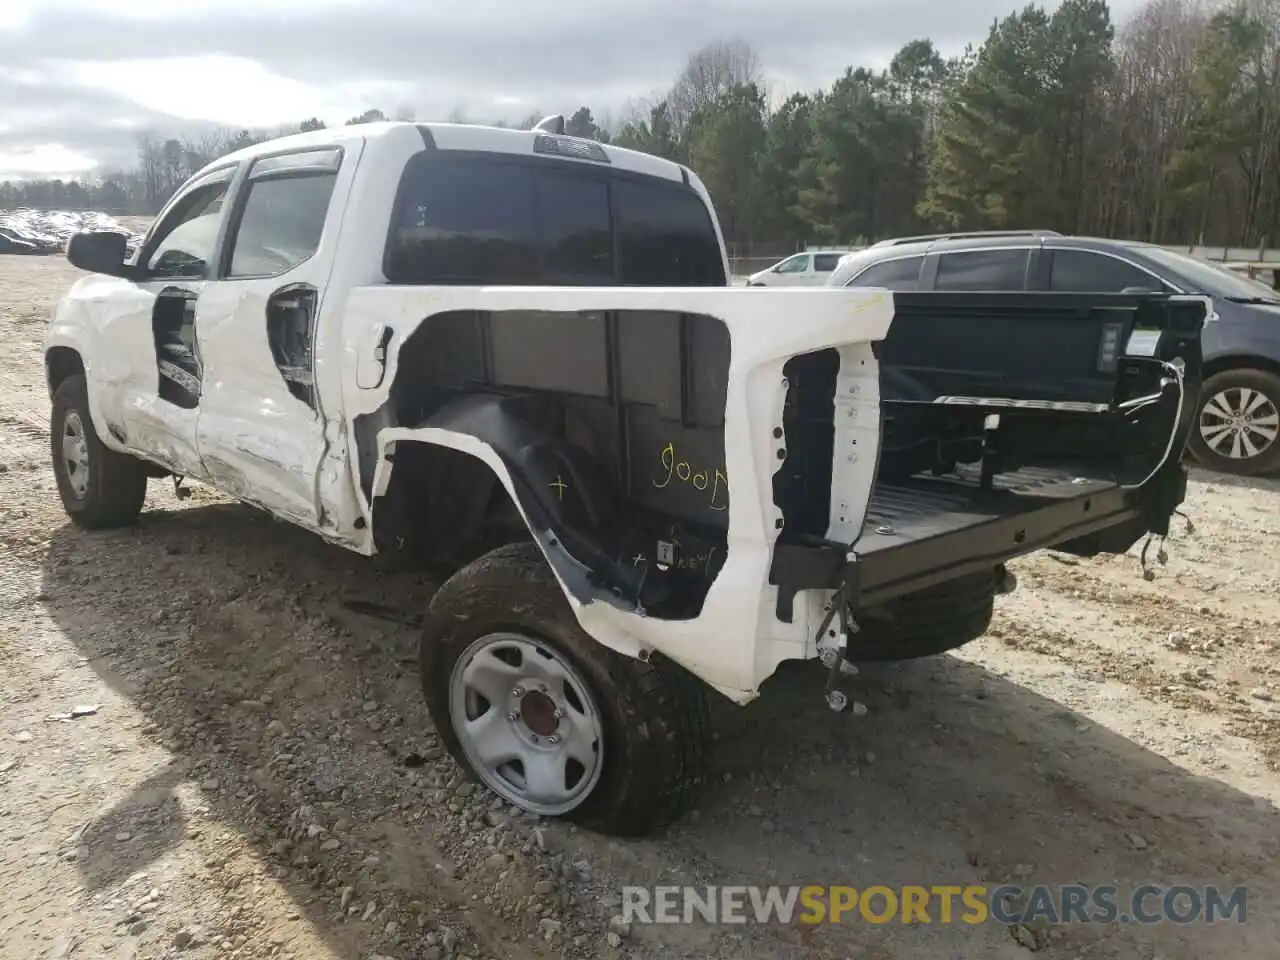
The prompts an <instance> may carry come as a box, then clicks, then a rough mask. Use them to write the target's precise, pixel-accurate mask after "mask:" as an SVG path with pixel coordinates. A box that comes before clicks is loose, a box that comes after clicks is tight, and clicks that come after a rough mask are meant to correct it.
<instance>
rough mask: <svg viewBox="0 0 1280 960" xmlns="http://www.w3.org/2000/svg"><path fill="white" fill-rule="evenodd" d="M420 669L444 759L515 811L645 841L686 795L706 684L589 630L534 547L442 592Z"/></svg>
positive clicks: (486, 561)
mask: <svg viewBox="0 0 1280 960" xmlns="http://www.w3.org/2000/svg"><path fill="white" fill-rule="evenodd" d="M420 666H421V672H422V685H423V691H424V693H425V695H426V700H427V707H428V709H429V711H430V713H431V717H432V720H433V721H434V722H435V726H436V730H437V732H438V734H439V735H440V738H441V739H442V740H443V741H444V744H445V746H446V747H447V748H448V750H449V752H450V753H451V754H452V755H453V758H454V759H455V760H457V762H458V763H459V764H461V765H462V766H463V767H464V768H465V769H467V770H468V771H469V772H470V773H471V774H472V775H473V776H475V777H476V778H477V779H479V780H480V781H481V782H482V783H484V784H485V785H486V786H487V787H488V788H489V789H490V790H492V791H493V792H494V793H496V794H498V795H499V796H501V797H502V798H503V799H505V800H507V801H509V802H510V803H513V804H515V805H516V806H518V807H520V808H522V809H524V810H527V811H529V812H531V813H537V814H540V815H542V816H550V817H564V818H565V819H567V820H570V821H573V822H575V823H579V824H581V825H582V826H585V827H587V828H589V829H593V830H597V831H599V832H601V833H607V834H613V835H616V836H641V835H644V834H648V833H652V832H653V831H655V830H658V829H660V828H661V827H663V826H665V825H667V824H669V823H671V822H672V821H673V820H675V819H676V818H677V817H679V816H680V814H681V813H683V812H684V811H685V810H686V809H688V808H689V807H690V806H691V805H692V803H693V802H694V800H695V798H696V795H697V792H698V788H699V787H700V785H701V782H702V778H703V776H704V773H705V769H706V751H707V747H708V743H709V739H710V737H709V732H708V731H709V722H708V717H707V703H706V698H705V693H704V690H703V687H702V685H701V684H700V683H699V682H698V681H697V680H696V679H694V678H693V677H692V676H690V675H689V674H687V673H686V672H685V671H683V670H681V669H680V668H678V667H676V666H675V665H674V664H671V663H668V662H666V661H662V660H660V659H658V658H654V659H652V660H650V661H648V662H642V661H639V660H634V659H631V658H630V657H624V656H622V655H620V654H617V653H614V652H613V651H612V650H609V649H608V648H606V647H603V646H601V645H600V644H599V643H598V642H597V641H596V640H594V639H593V638H592V637H590V636H589V635H588V634H586V633H585V632H584V631H583V630H582V628H581V627H580V626H579V625H578V622H577V619H576V617H575V616H574V614H573V611H572V609H570V607H569V604H568V603H567V602H566V600H565V598H564V595H563V594H562V593H561V591H560V586H559V584H558V583H557V581H556V579H555V577H554V575H553V574H552V572H551V570H550V569H549V567H548V566H547V563H546V560H545V558H544V557H543V555H542V553H541V551H540V550H539V549H538V547H537V546H536V545H535V544H516V545H511V546H505V547H501V548H499V549H497V550H494V551H492V552H490V553H488V554H486V555H485V556H483V557H481V558H480V559H479V560H477V561H475V562H474V563H472V564H470V565H469V566H467V567H465V568H464V569H462V570H460V571H459V572H458V573H457V574H455V575H454V576H453V577H452V578H451V579H450V580H449V581H447V582H446V583H445V584H444V585H443V586H442V587H441V588H440V590H439V591H438V592H437V593H436V595H435V597H434V598H432V601H431V604H430V606H429V607H428V610H427V616H426V622H425V625H424V630H423V636H422V646H421V652H420Z"/></svg>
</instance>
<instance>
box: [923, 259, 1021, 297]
mask: <svg viewBox="0 0 1280 960" xmlns="http://www.w3.org/2000/svg"><path fill="white" fill-rule="evenodd" d="M1030 254H1031V251H1030V250H966V251H964V252H963V253H944V254H943V255H942V257H941V258H940V259H939V261H938V279H937V281H936V282H935V283H934V289H935V290H1023V289H1025V288H1026V278H1027V258H1028V257H1029V256H1030Z"/></svg>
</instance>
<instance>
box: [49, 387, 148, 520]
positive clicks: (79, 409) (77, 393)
mask: <svg viewBox="0 0 1280 960" xmlns="http://www.w3.org/2000/svg"><path fill="white" fill-rule="evenodd" d="M49 426H50V430H49V439H50V452H51V454H52V457H53V475H54V477H55V479H56V480H57V483H58V494H59V496H61V498H62V506H63V508H64V509H65V510H66V511H67V516H69V517H70V518H71V522H72V523H74V524H75V525H76V526H78V527H82V528H83V529H85V530H108V529H111V528H114V527H125V526H128V525H129V524H131V523H133V522H134V521H135V520H137V519H138V514H140V513H141V512H142V504H143V501H144V500H145V499H146V496H147V468H146V465H145V464H143V462H142V461H141V460H138V459H136V458H134V457H130V456H128V455H127V454H123V453H117V452H116V451H115V450H109V449H107V448H106V447H105V446H103V444H102V441H101V440H99V439H98V432H97V430H96V428H95V427H94V424H93V418H92V417H91V416H90V414H89V391H88V387H87V386H86V385H85V379H84V376H83V375H82V374H76V375H74V376H71V377H68V378H67V379H65V380H63V381H62V383H60V384H59V385H58V389H57V390H55V391H54V394H53V413H52V416H51V417H50V424H49Z"/></svg>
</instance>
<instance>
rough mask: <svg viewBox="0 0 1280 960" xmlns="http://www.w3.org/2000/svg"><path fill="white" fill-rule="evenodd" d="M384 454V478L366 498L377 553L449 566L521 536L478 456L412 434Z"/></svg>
mask: <svg viewBox="0 0 1280 960" xmlns="http://www.w3.org/2000/svg"><path fill="white" fill-rule="evenodd" d="M391 456H392V464H393V469H392V471H391V480H390V482H389V483H388V484H387V490H386V492H385V493H384V494H383V495H382V496H380V497H377V498H375V499H374V501H373V539H374V545H375V546H376V548H377V551H378V553H380V554H392V555H399V556H401V557H403V558H405V559H407V560H411V561H413V562H415V563H418V564H422V565H424V566H429V567H449V568H455V569H456V568H457V567H461V566H464V565H465V564H466V563H468V562H470V560H472V559H475V557H477V556H479V555H480V554H482V553H484V552H486V551H487V550H489V549H492V548H494V547H496V546H500V545H503V544H507V543H515V542H520V541H524V540H528V539H529V531H528V529H527V528H526V527H525V525H524V522H523V520H522V519H521V517H520V512H519V510H518V509H516V506H515V504H514V503H513V502H512V501H511V498H510V497H509V496H508V495H507V490H506V487H504V486H503V485H502V483H501V482H500V481H499V480H498V478H497V476H496V475H495V474H494V472H493V471H492V470H491V469H490V468H489V465H488V464H486V463H484V462H483V461H482V460H479V459H477V458H476V457H473V456H471V455H470V454H468V453H463V452H462V451H460V450H454V449H451V448H449V447H443V446H439V445H437V444H432V443H424V442H419V441H408V442H400V443H398V444H397V445H396V450H395V452H394V453H393V454H392V455H391Z"/></svg>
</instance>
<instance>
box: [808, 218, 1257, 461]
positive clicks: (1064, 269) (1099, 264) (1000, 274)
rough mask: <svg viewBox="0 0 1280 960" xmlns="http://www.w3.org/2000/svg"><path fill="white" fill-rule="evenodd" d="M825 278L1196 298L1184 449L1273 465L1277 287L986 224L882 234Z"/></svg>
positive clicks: (1117, 245) (842, 282) (1158, 254)
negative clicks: (1200, 358) (1192, 424)
mask: <svg viewBox="0 0 1280 960" xmlns="http://www.w3.org/2000/svg"><path fill="white" fill-rule="evenodd" d="M828 285H830V286H857V287H885V288H887V289H889V290H990V291H1014V290H1055V291H1060V292H1072V293H1120V292H1130V293H1132V292H1137V291H1139V290H1151V291H1161V292H1172V293H1194V294H1203V295H1206V296H1208V297H1210V298H1212V300H1213V306H1214V310H1213V313H1212V314H1211V315H1210V319H1211V320H1213V321H1215V322H1211V323H1208V324H1206V327H1205V331H1204V337H1203V342H1202V345H1203V349H1204V360H1205V370H1204V374H1205V380H1204V388H1203V392H1202V402H1201V404H1200V408H1199V422H1198V423H1197V424H1196V428H1195V429H1194V430H1193V431H1192V434H1191V441H1190V447H1191V452H1192V453H1193V454H1194V455H1195V458H1196V459H1197V460H1199V461H1200V462H1201V463H1202V464H1204V465H1205V466H1207V467H1210V468H1212V469H1214V470H1220V471H1222V472H1224V473H1233V474H1239V475H1257V474H1262V473H1271V472H1273V471H1277V470H1280V291H1278V290H1272V289H1270V288H1268V287H1266V286H1264V285H1263V284H1261V283H1259V282H1258V281H1255V280H1248V279H1246V278H1245V277H1242V276H1240V275H1238V274H1235V273H1232V272H1231V271H1230V270H1228V269H1227V268H1226V267H1219V266H1216V265H1214V264H1212V263H1209V262H1207V261H1205V260H1199V259H1196V258H1194V257H1190V256H1187V255H1185V254H1181V253H1174V252H1173V251H1170V250H1166V249H1165V248H1163V247H1157V246H1153V245H1151V244H1146V243H1130V242H1128V241H1124V240H1097V239H1092V238H1086V237H1064V236H1062V235H1061V234H1058V233H1054V232H1052V231H1047V230H1045V231H1039V230H1037V231H1026V232H1011V233H996V232H987V233H965V234H946V235H940V236H929V237H906V238H902V239H898V240H885V241H883V242H881V243H877V244H876V245H874V246H872V247H868V248H867V249H865V250H860V251H858V252H857V253H851V254H848V255H847V256H845V257H844V258H843V259H842V260H841V262H840V265H839V266H838V267H836V269H835V271H834V272H833V273H832V275H831V279H830V280H829V281H828Z"/></svg>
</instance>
